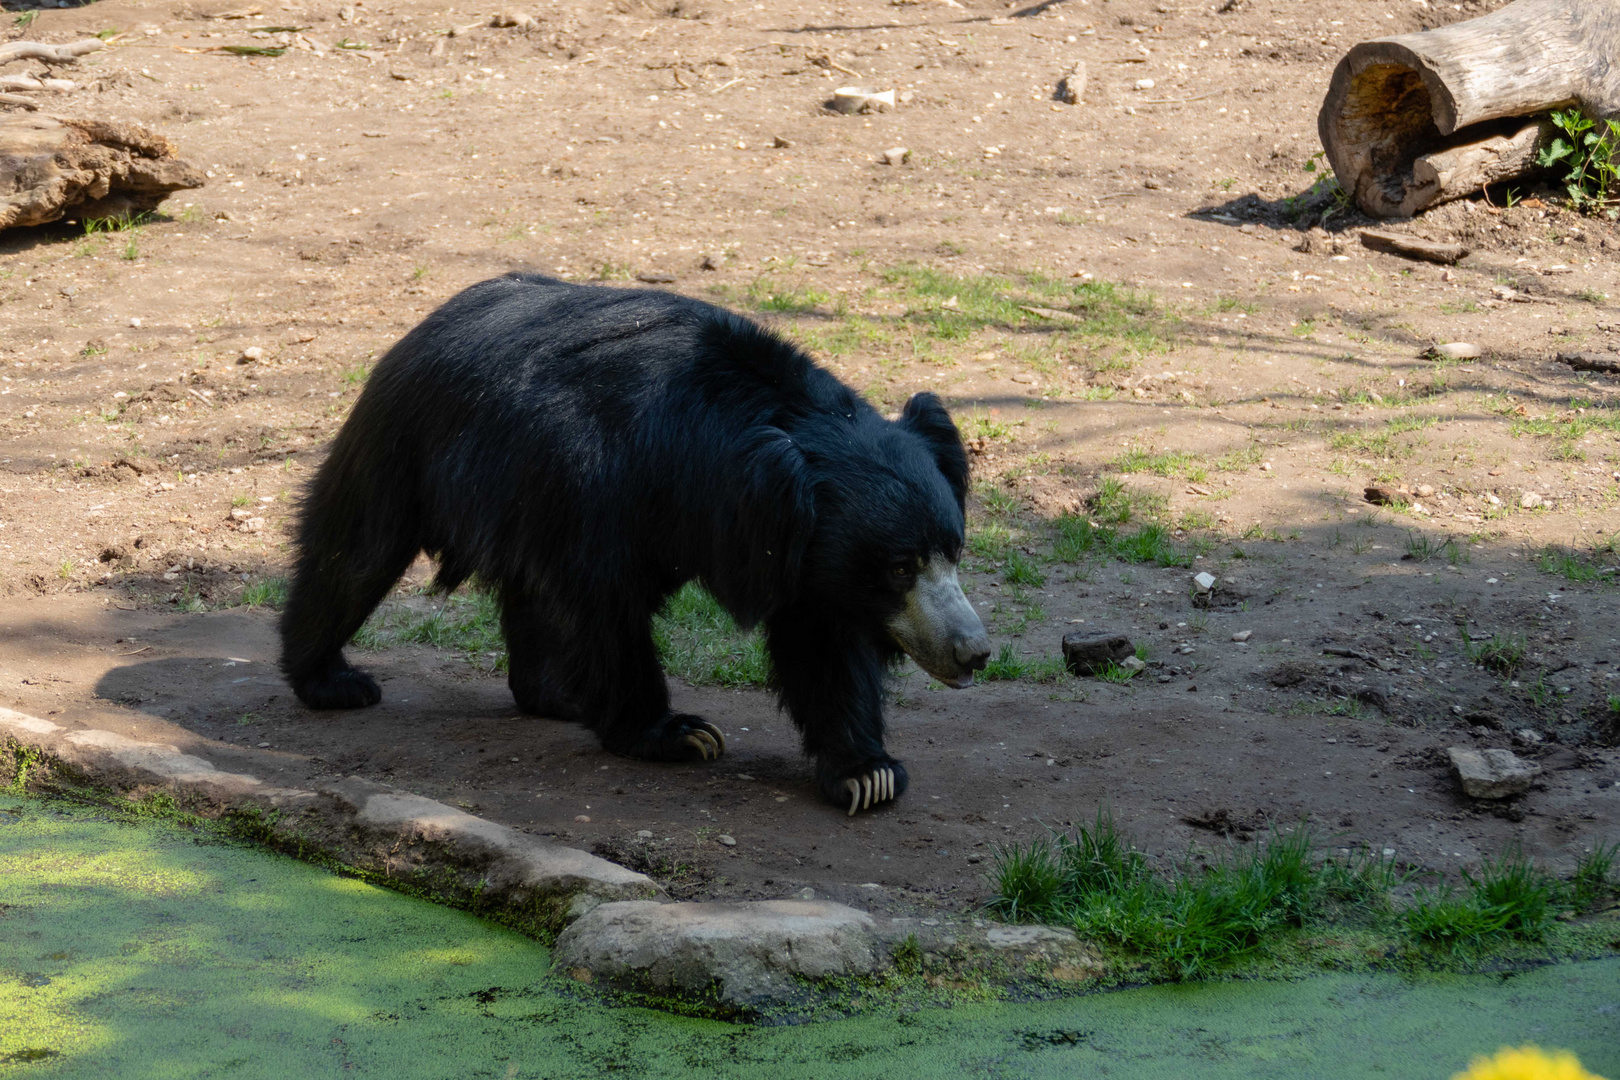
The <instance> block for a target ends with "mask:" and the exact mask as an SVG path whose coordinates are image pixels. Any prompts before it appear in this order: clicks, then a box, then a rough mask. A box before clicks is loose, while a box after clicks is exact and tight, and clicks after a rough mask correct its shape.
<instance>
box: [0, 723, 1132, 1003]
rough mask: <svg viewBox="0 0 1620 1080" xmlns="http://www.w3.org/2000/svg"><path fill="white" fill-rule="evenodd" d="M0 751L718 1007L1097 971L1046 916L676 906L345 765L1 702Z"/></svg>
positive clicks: (610, 978)
mask: <svg viewBox="0 0 1620 1080" xmlns="http://www.w3.org/2000/svg"><path fill="white" fill-rule="evenodd" d="M0 748H4V750H6V751H7V752H8V753H9V755H10V756H11V758H12V760H13V763H14V766H15V773H14V775H15V776H16V777H17V781H18V783H19V786H21V787H22V788H24V789H32V790H38V791H43V792H53V791H54V792H59V793H68V794H75V795H80V796H85V795H90V796H91V797H95V798H99V799H101V800H103V801H107V800H108V795H109V793H112V794H114V795H117V796H121V797H123V798H125V799H128V800H131V801H138V800H143V799H148V798H150V797H152V796H153V795H159V794H161V795H165V796H167V797H168V798H169V799H171V800H173V803H174V805H175V806H176V807H177V808H178V809H180V810H183V811H186V812H188V813H192V814H195V815H197V816H199V817H205V818H210V819H214V820H220V821H223V822H225V823H226V824H227V825H228V826H230V827H231V828H232V831H234V832H237V833H238V834H241V835H246V836H250V837H251V838H253V839H255V840H258V841H260V842H262V843H265V844H267V845H268V846H271V847H274V848H276V849H278V850H281V851H285V852H288V853H291V854H294V855H296V856H298V857H300V858H305V859H312V860H314V861H317V862H324V863H327V864H335V865H338V866H340V867H342V868H345V869H349V870H351V871H358V872H360V873H361V874H362V875H364V876H365V877H367V878H369V879H371V880H373V881H376V882H377V883H379V884H385V885H390V886H393V887H396V888H401V889H404V890H405V891H412V892H420V893H424V894H426V895H427V896H429V897H432V898H434V899H438V900H442V901H448V902H450V903H452V904H455V905H457V906H460V907H465V908H469V909H471V910H473V911H476V912H477V913H479V914H481V915H485V916H493V917H495V918H497V919H499V920H500V921H502V922H506V923H508V924H511V925H514V926H516V927H518V928H519V929H521V930H524V931H526V932H529V933H532V934H535V935H537V936H540V937H542V938H546V939H551V938H553V937H554V939H555V944H554V947H553V953H552V958H553V961H554V963H555V967H556V970H557V971H558V972H560V973H564V974H566V975H568V976H569V977H571V978H573V979H575V980H577V981H579V982H582V983H590V984H600V985H602V986H605V987H609V988H612V989H615V990H621V991H626V992H630V993H633V994H637V995H642V996H650V997H652V998H654V999H655V1000H656V999H660V998H661V999H674V1001H675V1002H679V1003H681V1004H682V1005H683V1006H686V1005H695V1006H697V1007H699V1008H703V1009H709V1010H711V1011H716V1012H721V1013H724V1014H727V1015H732V1016H740V1017H759V1016H762V1015H768V1014H769V1013H771V1012H773V1011H780V1010H782V1009H784V1008H785V1009H795V1008H798V1007H800V1006H803V1005H805V1004H808V1003H813V1002H814V1001H815V1000H816V999H817V998H818V997H820V996H824V995H822V994H821V993H819V991H822V990H828V989H834V990H836V985H835V984H844V985H847V984H848V982H849V981H850V980H852V979H862V978H872V977H880V976H884V975H886V974H888V973H891V972H894V971H896V970H898V971H900V972H901V973H902V974H923V973H929V974H930V977H931V981H933V982H935V983H936V984H938V983H939V982H941V981H942V980H943V981H945V982H950V981H951V980H953V979H958V980H959V979H960V978H961V977H963V976H964V975H968V976H970V977H971V979H972V980H973V981H975V982H981V983H982V982H984V981H985V980H989V981H990V982H994V983H1001V984H1007V983H1028V982H1031V981H1034V982H1036V983H1039V984H1041V985H1042V986H1044V987H1049V988H1051V989H1062V988H1064V987H1073V986H1076V985H1077V984H1085V983H1091V982H1094V981H1095V980H1097V979H1099V978H1101V977H1103V976H1104V975H1106V974H1107V967H1106V965H1105V964H1104V962H1103V961H1102V959H1101V957H1100V956H1099V955H1098V954H1097V952H1096V951H1095V950H1094V949H1092V948H1091V947H1090V946H1088V945H1086V944H1085V943H1083V942H1081V941H1080V940H1079V939H1078V938H1076V937H1075V935H1074V933H1073V932H1072V931H1067V930H1059V929H1053V928H1050V927H1038V926H987V925H986V924H985V923H984V922H983V920H973V922H972V924H971V925H956V924H951V925H944V924H942V921H941V920H938V919H926V920H923V919H890V918H880V917H876V916H873V915H869V914H867V913H866V912H863V911H857V910H856V909H854V908H851V907H846V906H844V905H842V904H835V903H830V902H826V901H811V900H763V901H744V902H736V903H674V902H671V901H670V900H669V898H668V896H667V895H665V894H664V892H663V890H662V889H661V888H660V887H659V886H658V884H657V883H656V882H654V881H653V880H652V879H651V878H648V877H647V876H645V875H643V874H638V873H636V872H634V871H632V870H628V869H626V868H624V867H622V866H619V865H618V864H617V863H612V862H608V861H607V860H606V859H601V858H598V857H597V856H595V855H591V854H589V853H587V852H584V851H580V850H578V849H577V848H570V847H565V846H563V845H560V844H555V843H552V842H550V841H548V840H543V839H540V838H539V837H535V836H531V835H529V834H528V833H524V832H519V831H518V830H516V829H513V828H510V827H508V826H506V825H500V824H497V823H496V822H493V821H487V820H485V819H483V818H480V817H476V816H474V815H472V814H469V813H466V812H465V811H462V810H458V809H456V808H454V807H451V806H446V805H445V804H444V803H441V802H436V801H434V800H433V799H429V798H426V797H424V796H421V795H413V794H411V793H410V792H406V791H401V790H400V789H398V788H393V787H389V786H387V785H384V784H377V783H372V782H371V781H368V780H364V779H362V778H360V777H357V776H350V777H346V778H344V779H342V780H339V781H336V782H334V783H331V784H325V785H322V786H319V787H316V788H314V789H313V790H310V789H305V788H287V787H275V786H273V785H271V784H268V783H266V782H265V781H264V780H261V779H260V778H258V777H256V776H252V775H250V774H248V773H240V772H226V771H224V770H222V769H219V768H218V767H216V766H215V765H214V764H213V763H211V762H209V761H207V760H205V759H204V758H201V757H197V756H195V755H193V754H187V753H182V752H181V751H180V750H179V749H178V748H176V747H174V746H172V745H168V744H162V743H149V742H141V741H138V740H136V739H131V738H128V737H127V736H124V735H119V734H116V733H114V732H111V731H103V730H99V729H95V728H79V729H73V728H67V727H64V726H62V725H60V724H56V723H53V722H52V721H49V720H41V719H39V718H38V717H34V716H29V715H27V714H25V713H19V712H15V711H13V710H11V709H6V708H0ZM248 753H251V751H248Z"/></svg>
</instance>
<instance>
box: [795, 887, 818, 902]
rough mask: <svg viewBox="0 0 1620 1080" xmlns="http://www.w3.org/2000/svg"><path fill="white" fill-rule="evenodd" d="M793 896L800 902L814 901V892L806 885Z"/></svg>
mask: <svg viewBox="0 0 1620 1080" xmlns="http://www.w3.org/2000/svg"><path fill="white" fill-rule="evenodd" d="M793 895H794V896H797V897H798V898H799V899H800V900H814V899H815V898H816V890H814V889H812V888H811V887H810V886H808V885H806V886H805V887H804V888H802V889H800V890H799V891H798V892H796V893H794V894H793Z"/></svg>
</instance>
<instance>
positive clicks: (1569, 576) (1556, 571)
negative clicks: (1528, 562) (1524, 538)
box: [1536, 544, 1615, 585]
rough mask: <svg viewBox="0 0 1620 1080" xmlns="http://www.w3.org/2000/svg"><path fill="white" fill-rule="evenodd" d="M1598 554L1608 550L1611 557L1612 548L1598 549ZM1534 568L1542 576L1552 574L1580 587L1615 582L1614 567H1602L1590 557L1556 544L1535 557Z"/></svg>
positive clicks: (1547, 547) (1543, 549)
mask: <svg viewBox="0 0 1620 1080" xmlns="http://www.w3.org/2000/svg"><path fill="white" fill-rule="evenodd" d="M1598 550H1599V551H1600V552H1601V551H1605V550H1608V552H1609V554H1610V555H1611V557H1612V555H1613V552H1612V548H1610V549H1605V548H1599V549H1598ZM1536 568H1537V569H1539V570H1540V571H1541V572H1542V573H1543V574H1553V575H1556V576H1558V577H1561V578H1564V579H1565V580H1567V581H1572V582H1575V583H1577V584H1581V585H1590V584H1592V583H1594V582H1600V581H1601V582H1607V583H1609V584H1613V583H1614V580H1615V567H1614V566H1613V565H1609V566H1604V565H1603V564H1602V562H1600V561H1596V560H1594V559H1592V558H1591V557H1590V556H1587V555H1582V554H1580V553H1578V552H1574V551H1571V550H1569V549H1568V548H1562V547H1559V546H1557V545H1556V544H1548V545H1547V546H1546V547H1544V548H1542V549H1541V551H1540V553H1539V554H1537V555H1536Z"/></svg>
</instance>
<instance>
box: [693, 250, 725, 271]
mask: <svg viewBox="0 0 1620 1080" xmlns="http://www.w3.org/2000/svg"><path fill="white" fill-rule="evenodd" d="M725 261H726V257H725V256H724V255H722V254H720V253H719V252H717V251H711V252H709V253H707V254H705V255H704V256H703V261H702V262H701V263H699V264H698V265H699V266H700V267H702V268H703V269H704V270H718V269H720V267H721V266H722V265H723V264H724V263H725Z"/></svg>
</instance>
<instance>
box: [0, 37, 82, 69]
mask: <svg viewBox="0 0 1620 1080" xmlns="http://www.w3.org/2000/svg"><path fill="white" fill-rule="evenodd" d="M106 47H107V43H106V42H104V41H102V40H101V39H100V38H85V39H84V40H83V41H72V42H69V43H68V44H66V45H47V44H45V43H44V42H43V41H13V42H9V43H8V44H5V45H0V64H9V63H11V62H12V61H14V60H38V61H39V62H40V63H42V64H48V65H51V66H56V65H59V64H77V63H78V62H79V57H81V56H85V55H87V54H89V53H93V52H96V51H97V50H99V49H104V48H106Z"/></svg>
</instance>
